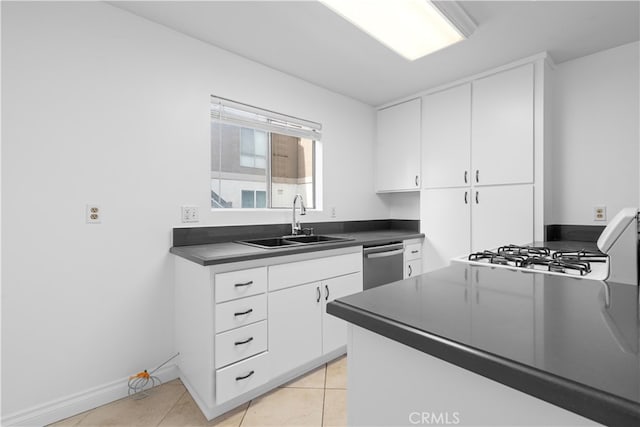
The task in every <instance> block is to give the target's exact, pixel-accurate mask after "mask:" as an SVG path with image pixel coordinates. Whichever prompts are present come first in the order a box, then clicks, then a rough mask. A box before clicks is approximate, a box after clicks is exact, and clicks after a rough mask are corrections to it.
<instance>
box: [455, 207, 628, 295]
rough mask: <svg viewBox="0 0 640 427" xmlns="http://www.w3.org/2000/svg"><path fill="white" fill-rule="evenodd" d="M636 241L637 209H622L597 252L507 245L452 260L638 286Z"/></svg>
mask: <svg viewBox="0 0 640 427" xmlns="http://www.w3.org/2000/svg"><path fill="white" fill-rule="evenodd" d="M638 242H639V240H638V209H637V208H625V209H623V210H622V211H620V212H619V213H618V214H617V215H616V216H615V217H613V218H612V219H611V221H610V222H609V225H607V227H606V228H605V229H604V231H603V232H602V234H601V235H600V237H599V238H598V242H597V247H598V249H599V250H595V251H594V250H584V249H583V250H577V251H564V250H559V251H554V250H551V249H549V248H547V247H541V246H517V245H506V246H502V247H499V248H494V249H491V250H484V251H481V252H474V253H472V254H470V255H468V256H464V257H459V258H455V259H454V260H453V261H457V262H464V263H468V264H475V265H491V266H492V267H499V268H509V269H523V270H529V271H536V272H540V273H544V274H555V275H561V276H572V277H576V278H581V279H592V280H611V281H615V282H620V283H629V284H633V285H638V253H639V252H638V244H639V243H638Z"/></svg>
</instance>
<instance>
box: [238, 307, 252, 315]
mask: <svg viewBox="0 0 640 427" xmlns="http://www.w3.org/2000/svg"><path fill="white" fill-rule="evenodd" d="M249 313H253V308H250V309H249V310H247V311H241V312H239V313H233V315H234V316H244V315H245V314H249Z"/></svg>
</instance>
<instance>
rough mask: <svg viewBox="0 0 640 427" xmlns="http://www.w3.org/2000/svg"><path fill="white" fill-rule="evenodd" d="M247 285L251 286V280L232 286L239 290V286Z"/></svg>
mask: <svg viewBox="0 0 640 427" xmlns="http://www.w3.org/2000/svg"><path fill="white" fill-rule="evenodd" d="M249 285H253V280H249V281H248V282H244V283H236V284H235V285H234V286H235V287H236V288H239V287H241V286H249Z"/></svg>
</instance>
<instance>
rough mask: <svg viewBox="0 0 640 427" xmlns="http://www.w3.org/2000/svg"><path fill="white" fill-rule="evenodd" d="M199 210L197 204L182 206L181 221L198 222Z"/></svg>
mask: <svg viewBox="0 0 640 427" xmlns="http://www.w3.org/2000/svg"><path fill="white" fill-rule="evenodd" d="M199 221H200V212H199V211H198V207H197V206H183V207H182V222H199Z"/></svg>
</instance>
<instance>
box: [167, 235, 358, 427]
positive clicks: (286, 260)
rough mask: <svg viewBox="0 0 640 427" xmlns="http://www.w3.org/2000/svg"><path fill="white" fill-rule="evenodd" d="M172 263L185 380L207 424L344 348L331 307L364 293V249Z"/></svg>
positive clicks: (344, 334) (344, 335)
mask: <svg viewBox="0 0 640 427" xmlns="http://www.w3.org/2000/svg"><path fill="white" fill-rule="evenodd" d="M175 262H176V263H175V267H176V268H175V277H176V283H175V288H174V291H175V294H174V297H175V334H176V350H177V351H178V352H180V355H179V357H178V366H179V368H180V378H181V379H182V380H183V382H184V384H185V386H186V387H187V389H188V390H189V393H190V394H191V395H192V397H193V399H194V400H195V402H196V404H197V405H198V407H199V408H200V409H201V410H202V412H203V413H204V415H205V416H206V417H207V418H208V419H212V418H215V417H217V416H219V415H221V414H223V413H224V412H226V411H229V410H230V409H232V408H234V407H236V406H238V405H240V404H242V403H245V402H247V401H248V400H250V399H253V398H255V397H256V396H257V395H259V394H260V393H264V392H265V391H267V390H269V389H270V388H273V387H276V386H278V385H280V384H281V383H282V382H283V381H285V380H287V379H288V378H289V377H291V376H293V375H298V374H300V373H302V371H303V370H304V369H311V368H313V367H314V366H318V365H320V364H322V363H324V362H326V361H327V360H328V359H329V358H330V357H333V356H338V355H339V353H340V351H341V350H342V349H344V350H346V343H347V327H346V323H345V322H344V321H343V320H340V319H338V318H335V317H333V316H331V315H328V314H327V313H326V305H327V303H328V302H329V301H332V300H333V299H335V298H340V297H343V296H346V295H350V294H353V293H356V292H360V291H362V247H350V248H341V249H331V250H325V251H318V252H310V253H304V254H296V255H288V256H282V257H270V258H265V259H259V260H251V261H243V262H238V263H229V264H221V265H215V266H210V267H203V266H201V265H198V264H196V263H193V262H191V261H188V260H185V259H184V258H180V257H176V261H175Z"/></svg>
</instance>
